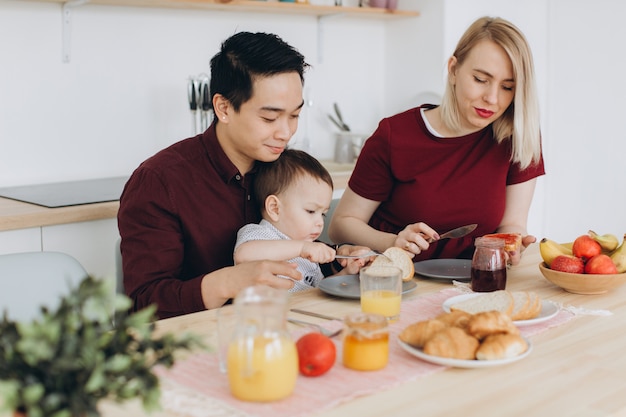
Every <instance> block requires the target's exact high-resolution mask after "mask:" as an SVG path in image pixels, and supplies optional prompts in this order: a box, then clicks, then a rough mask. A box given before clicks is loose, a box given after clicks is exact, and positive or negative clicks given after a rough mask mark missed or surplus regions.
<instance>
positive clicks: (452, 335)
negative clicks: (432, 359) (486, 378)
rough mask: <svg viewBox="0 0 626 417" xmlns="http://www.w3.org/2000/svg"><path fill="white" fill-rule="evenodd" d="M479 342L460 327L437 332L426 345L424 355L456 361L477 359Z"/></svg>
mask: <svg viewBox="0 0 626 417" xmlns="http://www.w3.org/2000/svg"><path fill="white" fill-rule="evenodd" d="M478 345H479V342H478V340H477V339H476V338H475V337H472V336H470V335H469V334H467V333H465V331H463V330H462V329H460V328H458V327H447V328H445V329H444V330H442V331H440V332H437V333H436V334H435V335H434V336H433V337H431V338H430V339H428V340H427V341H426V343H425V344H424V353H426V354H427V355H433V356H441V357H444V358H454V359H467V360H472V359H476V349H478Z"/></svg>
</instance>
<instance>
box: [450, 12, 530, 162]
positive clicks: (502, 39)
mask: <svg viewBox="0 0 626 417" xmlns="http://www.w3.org/2000/svg"><path fill="white" fill-rule="evenodd" d="M483 40H490V41H493V42H495V43H496V44H497V45H499V46H500V47H502V49H504V51H505V52H506V54H507V55H508V56H509V59H510V60H511V64H512V65H513V77H514V79H515V96H514V99H513V102H512V103H511V105H510V106H509V108H508V109H506V111H505V112H504V114H502V116H501V117H500V118H499V119H498V120H496V121H495V122H493V135H494V137H495V139H496V141H498V143H501V142H502V141H503V140H505V139H507V138H511V141H512V145H511V146H512V153H511V161H512V162H517V163H519V164H520V166H521V168H526V167H528V166H529V165H530V164H531V163H533V162H538V161H539V159H540V157H541V132H540V126H539V104H538V98H537V89H536V87H535V71H534V65H533V57H532V53H531V51H530V47H529V46H528V42H527V41H526V38H525V37H524V35H523V34H522V32H521V31H520V30H519V29H518V28H517V27H515V25H513V24H512V23H510V22H508V21H506V20H504V19H501V18H498V17H482V18H480V19H478V20H476V21H475V22H474V23H473V24H472V25H471V26H470V27H469V28H468V29H467V30H466V31H465V33H464V34H463V36H462V37H461V39H460V40H459V43H458V44H457V46H456V49H455V51H454V54H453V55H454V57H456V60H457V65H462V64H463V62H464V61H465V59H466V58H467V56H468V55H469V53H470V52H471V50H472V49H473V48H474V46H476V45H477V44H478V43H479V42H481V41H483ZM448 80H449V81H448V83H447V85H446V91H445V93H444V96H443V99H442V102H441V117H442V121H443V123H444V124H445V125H446V126H447V127H448V128H450V129H452V130H458V129H459V128H460V123H461V122H460V116H459V109H458V104H457V97H456V95H455V92H454V85H452V83H451V81H450V78H449V77H448Z"/></svg>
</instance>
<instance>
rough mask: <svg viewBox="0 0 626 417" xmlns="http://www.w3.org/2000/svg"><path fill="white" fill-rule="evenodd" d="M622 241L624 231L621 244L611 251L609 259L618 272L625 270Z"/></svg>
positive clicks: (625, 236)
mask: <svg viewBox="0 0 626 417" xmlns="http://www.w3.org/2000/svg"><path fill="white" fill-rule="evenodd" d="M624 241H626V233H625V234H624V240H622V244H621V245H620V246H619V247H618V248H617V249H615V250H614V251H613V252H611V255H610V256H611V259H612V260H613V263H614V264H615V266H616V267H617V272H619V273H620V274H621V273H623V272H626V245H624Z"/></svg>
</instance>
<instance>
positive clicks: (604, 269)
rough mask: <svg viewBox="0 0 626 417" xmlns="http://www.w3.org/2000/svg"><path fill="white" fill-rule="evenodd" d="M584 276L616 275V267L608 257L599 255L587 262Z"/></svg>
mask: <svg viewBox="0 0 626 417" xmlns="http://www.w3.org/2000/svg"><path fill="white" fill-rule="evenodd" d="M585 274H617V267H616V266H615V263H614V262H613V260H612V259H611V258H610V257H609V256H608V255H605V254H602V253H601V254H599V255H596V256H594V257H592V258H591V259H589V260H588V261H587V263H586V264H585Z"/></svg>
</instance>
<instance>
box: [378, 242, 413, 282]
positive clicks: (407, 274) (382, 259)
mask: <svg viewBox="0 0 626 417" xmlns="http://www.w3.org/2000/svg"><path fill="white" fill-rule="evenodd" d="M383 255H385V256H377V257H376V259H374V261H373V262H372V264H371V265H373V266H382V265H392V266H396V267H398V268H400V269H401V270H402V281H410V280H411V279H413V275H414V274H415V266H414V265H413V259H411V257H410V256H409V254H408V253H407V252H406V251H405V250H404V249H401V248H398V247H396V246H392V247H390V248H388V249H387V250H386V251H384V252H383Z"/></svg>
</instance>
